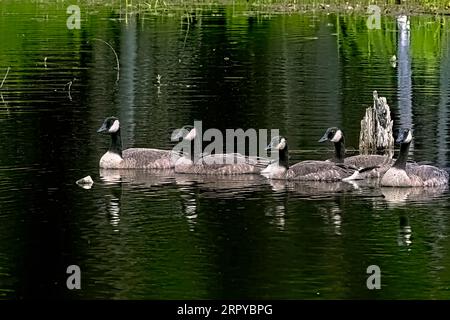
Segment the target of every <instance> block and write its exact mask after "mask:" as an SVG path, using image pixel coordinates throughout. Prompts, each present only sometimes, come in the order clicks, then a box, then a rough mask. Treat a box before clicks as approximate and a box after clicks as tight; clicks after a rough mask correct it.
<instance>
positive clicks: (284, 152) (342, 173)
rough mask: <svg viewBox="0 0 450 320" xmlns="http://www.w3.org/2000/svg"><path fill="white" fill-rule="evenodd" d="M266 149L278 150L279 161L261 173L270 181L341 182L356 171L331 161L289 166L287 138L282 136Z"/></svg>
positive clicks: (311, 161) (273, 140) (307, 162)
mask: <svg viewBox="0 0 450 320" xmlns="http://www.w3.org/2000/svg"><path fill="white" fill-rule="evenodd" d="M266 149H267V150H278V160H277V161H275V162H273V163H271V164H270V165H269V166H267V168H265V169H264V170H263V171H262V172H261V173H262V174H263V175H264V176H266V177H267V178H269V179H279V180H303V181H339V180H342V179H343V178H345V177H348V176H350V175H351V174H352V173H353V172H354V171H355V170H354V168H350V167H348V166H346V165H344V164H336V163H333V162H330V161H313V160H307V161H302V162H298V163H296V164H294V165H292V166H289V151H288V143H287V140H286V138H284V137H281V136H277V137H274V138H272V141H271V142H270V144H269V145H268V146H267V148H266Z"/></svg>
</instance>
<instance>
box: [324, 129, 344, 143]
mask: <svg viewBox="0 0 450 320" xmlns="http://www.w3.org/2000/svg"><path fill="white" fill-rule="evenodd" d="M343 137H344V134H343V132H342V130H341V129H339V128H337V127H331V128H328V129H327V131H326V132H325V134H324V135H323V137H322V138H320V139H319V142H325V141H328V140H329V141H331V142H339V141H341V140H342V139H343Z"/></svg>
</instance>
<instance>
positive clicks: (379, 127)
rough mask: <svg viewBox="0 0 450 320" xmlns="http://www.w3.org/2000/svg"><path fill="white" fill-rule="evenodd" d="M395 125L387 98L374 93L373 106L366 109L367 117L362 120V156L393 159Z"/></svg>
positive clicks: (360, 145)
mask: <svg viewBox="0 0 450 320" xmlns="http://www.w3.org/2000/svg"><path fill="white" fill-rule="evenodd" d="M393 123H394V121H393V120H391V110H390V108H389V105H388V104H387V102H386V98H385V97H378V93H377V91H374V92H373V106H372V107H369V108H367V109H366V115H365V116H364V118H363V119H362V120H361V132H360V134H359V152H360V153H361V154H370V153H378V154H380V153H381V154H385V155H389V156H390V157H392V155H393V153H394V136H393V134H392V125H393Z"/></svg>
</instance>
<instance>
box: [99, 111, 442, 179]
mask: <svg viewBox="0 0 450 320" xmlns="http://www.w3.org/2000/svg"><path fill="white" fill-rule="evenodd" d="M97 132H99V133H105V134H109V135H110V136H111V146H110V148H109V150H108V151H107V152H106V153H105V154H104V155H103V156H102V157H101V159H100V168H102V169H173V170H174V171H175V173H188V174H203V175H239V174H262V175H263V176H265V177H267V178H269V179H274V180H292V181H324V182H327V181H329V182H332V181H349V180H361V179H380V185H381V186H387V187H439V186H444V185H447V184H448V180H449V174H448V172H447V171H446V170H444V169H441V168H437V167H434V166H431V165H427V164H419V163H416V162H408V161H407V159H408V153H409V147H410V144H411V141H412V138H413V137H412V132H411V130H410V129H402V130H400V133H399V136H398V138H397V140H396V142H397V143H398V144H400V153H399V155H398V157H397V159H391V158H390V157H387V156H381V155H357V156H351V157H346V156H345V138H344V134H343V132H342V131H341V130H340V129H339V128H336V127H333V128H328V129H327V131H326V132H325V134H324V136H323V137H322V138H321V139H320V140H319V142H325V141H330V142H332V143H333V144H334V148H335V156H334V157H333V158H332V159H328V160H324V161H316V160H306V161H301V162H298V163H296V164H293V165H290V164H289V151H288V150H289V148H288V143H287V140H286V138H284V137H282V136H277V137H274V138H272V140H271V142H270V144H269V145H268V146H267V148H266V149H267V150H271V152H278V159H277V160H274V161H271V162H270V161H269V160H268V159H263V158H259V157H249V156H244V155H241V154H236V153H232V154H208V155H204V154H201V155H196V154H195V152H193V151H191V152H184V153H178V152H176V151H173V150H160V149H148V148H130V149H126V150H122V141H121V136H120V122H119V119H117V118H116V117H108V118H106V119H105V121H104V122H103V125H102V126H101V128H100V129H98V131H97ZM196 137H197V132H196V129H195V127H183V130H179V131H178V134H176V135H175V138H179V139H183V141H185V142H187V143H191V144H192V146H193V145H194V141H195V138H196ZM190 150H194V148H190Z"/></svg>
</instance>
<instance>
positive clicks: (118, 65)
mask: <svg viewBox="0 0 450 320" xmlns="http://www.w3.org/2000/svg"><path fill="white" fill-rule="evenodd" d="M93 40H97V41H101V42H103V43H104V44H106V45H107V46H108V47H110V48H111V50H112V51H113V53H114V55H115V56H116V62H117V79H116V84H117V83H119V73H120V64H119V56H118V55H117V53H116V50H114V48H113V47H112V46H111V45H110V44H109V43H108V42H106V41H105V40H102V39H99V38H94V39H93Z"/></svg>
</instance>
